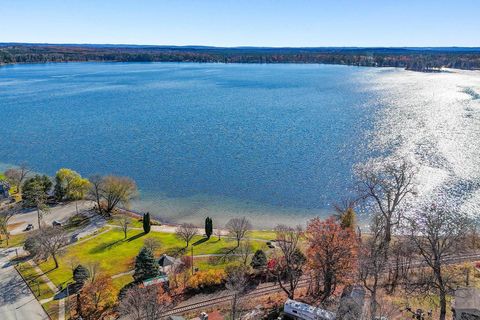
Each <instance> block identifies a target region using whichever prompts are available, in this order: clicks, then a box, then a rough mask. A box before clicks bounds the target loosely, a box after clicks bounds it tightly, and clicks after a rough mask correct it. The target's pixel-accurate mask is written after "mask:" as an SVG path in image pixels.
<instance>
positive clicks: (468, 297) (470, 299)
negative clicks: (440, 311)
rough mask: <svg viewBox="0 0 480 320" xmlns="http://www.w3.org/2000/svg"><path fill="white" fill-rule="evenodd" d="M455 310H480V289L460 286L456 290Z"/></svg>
mask: <svg viewBox="0 0 480 320" xmlns="http://www.w3.org/2000/svg"><path fill="white" fill-rule="evenodd" d="M453 308H454V309H455V310H479V311H480V289H477V288H459V289H457V290H455V302H454V303H453Z"/></svg>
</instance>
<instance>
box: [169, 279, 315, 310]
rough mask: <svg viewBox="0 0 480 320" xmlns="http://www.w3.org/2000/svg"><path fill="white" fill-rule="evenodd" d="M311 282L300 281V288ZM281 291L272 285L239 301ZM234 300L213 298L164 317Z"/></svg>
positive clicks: (223, 297) (181, 308) (228, 296)
mask: <svg viewBox="0 0 480 320" xmlns="http://www.w3.org/2000/svg"><path fill="white" fill-rule="evenodd" d="M309 281H310V279H302V280H300V281H299V283H298V286H299V287H301V286H304V285H306V284H308V282H309ZM280 291H283V290H282V289H281V288H280V287H279V286H278V285H277V284H272V285H269V286H265V287H263V288H260V289H256V290H254V291H252V292H250V293H247V294H244V295H242V296H241V297H239V300H245V299H251V298H255V297H258V296H263V295H265V294H270V293H276V292H280ZM232 299H233V294H229V295H225V296H222V297H218V298H213V299H210V300H206V301H201V302H197V303H192V304H190V305H188V306H183V307H177V308H174V309H172V310H170V311H168V312H166V313H165V314H164V315H165V316H170V315H174V314H179V313H184V312H188V311H194V310H197V309H201V308H205V307H211V306H214V305H218V304H225V303H229V302H231V301H232Z"/></svg>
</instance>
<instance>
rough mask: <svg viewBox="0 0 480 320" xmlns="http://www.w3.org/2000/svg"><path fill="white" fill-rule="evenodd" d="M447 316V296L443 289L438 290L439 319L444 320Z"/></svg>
mask: <svg viewBox="0 0 480 320" xmlns="http://www.w3.org/2000/svg"><path fill="white" fill-rule="evenodd" d="M446 316H447V297H446V294H445V291H443V290H440V318H439V319H440V320H445V319H446Z"/></svg>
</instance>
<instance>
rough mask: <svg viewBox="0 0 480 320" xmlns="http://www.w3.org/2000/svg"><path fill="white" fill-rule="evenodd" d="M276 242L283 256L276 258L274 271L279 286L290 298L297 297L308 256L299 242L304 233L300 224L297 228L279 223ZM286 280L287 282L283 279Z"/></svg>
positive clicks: (276, 230) (276, 228) (276, 229)
mask: <svg viewBox="0 0 480 320" xmlns="http://www.w3.org/2000/svg"><path fill="white" fill-rule="evenodd" d="M275 234H276V240H275V241H276V244H277V246H278V247H279V248H280V251H281V252H282V256H281V257H278V258H277V259H276V263H275V267H274V268H273V270H272V271H273V273H274V275H275V277H276V278H277V281H278V284H279V286H280V287H281V288H282V290H283V291H285V293H286V294H287V295H288V297H289V298H290V299H293V298H294V297H295V290H296V288H297V286H298V283H299V281H300V278H301V277H302V274H303V267H304V265H305V263H306V258H305V256H304V255H303V253H302V252H301V251H300V249H299V247H298V244H299V241H300V238H301V237H302V235H303V229H302V227H300V226H297V227H295V228H293V227H289V226H285V225H278V226H277V227H275ZM284 279H285V280H286V284H284V283H283V280H284Z"/></svg>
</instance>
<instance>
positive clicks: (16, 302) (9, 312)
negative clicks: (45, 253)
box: [0, 250, 48, 320]
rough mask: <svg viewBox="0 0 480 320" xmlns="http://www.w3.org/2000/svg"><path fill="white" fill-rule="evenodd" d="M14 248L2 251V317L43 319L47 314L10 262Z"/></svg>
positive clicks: (0, 296)
mask: <svg viewBox="0 0 480 320" xmlns="http://www.w3.org/2000/svg"><path fill="white" fill-rule="evenodd" d="M13 255H15V251H14V250H8V251H7V250H5V251H1V252H0V319H2V320H14V319H17V320H24V319H25V320H41V319H48V316H47V314H46V313H45V311H44V310H43V308H42V307H41V306H40V303H39V302H38V301H37V299H35V297H34V296H33V294H32V292H31V291H30V289H29V288H28V287H27V284H26V283H25V282H24V281H23V279H22V277H21V276H20V275H19V274H18V272H17V270H15V268H14V267H13V266H12V265H10V264H9V263H8V259H9V258H10V257H12V256H13Z"/></svg>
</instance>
